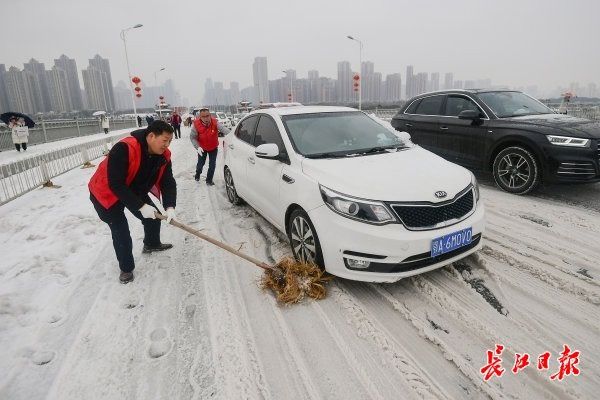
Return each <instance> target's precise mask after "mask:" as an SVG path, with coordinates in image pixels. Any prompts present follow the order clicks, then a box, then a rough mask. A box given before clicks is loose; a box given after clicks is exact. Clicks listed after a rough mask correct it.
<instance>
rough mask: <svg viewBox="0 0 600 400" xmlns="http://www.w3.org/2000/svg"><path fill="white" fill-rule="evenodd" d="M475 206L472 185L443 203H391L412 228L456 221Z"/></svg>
mask: <svg viewBox="0 0 600 400" xmlns="http://www.w3.org/2000/svg"><path fill="white" fill-rule="evenodd" d="M474 207H475V201H474V198H473V189H472V188H470V187H469V189H468V190H466V191H465V192H462V193H460V194H459V195H458V196H457V197H456V198H454V199H453V200H451V201H449V202H446V203H443V204H426V205H421V204H412V205H408V204H391V208H392V210H394V212H395V213H396V215H397V216H398V218H400V221H402V223H403V224H404V226H405V227H406V228H407V229H410V230H426V229H433V228H438V227H440V226H446V225H450V224H451V223H456V222H458V221H461V220H462V219H464V218H466V217H467V216H468V215H469V213H470V212H471V211H472V210H473V208H474ZM440 224H441V225H440Z"/></svg>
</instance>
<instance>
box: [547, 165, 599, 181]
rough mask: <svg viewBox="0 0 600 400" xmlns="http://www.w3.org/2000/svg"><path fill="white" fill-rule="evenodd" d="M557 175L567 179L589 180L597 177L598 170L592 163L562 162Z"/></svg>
mask: <svg viewBox="0 0 600 400" xmlns="http://www.w3.org/2000/svg"><path fill="white" fill-rule="evenodd" d="M556 173H557V174H558V175H560V176H561V177H565V178H566V177H568V178H579V179H587V178H593V177H594V176H596V168H595V167H594V164H593V163H591V162H561V163H560V164H559V165H558V170H557V171H556Z"/></svg>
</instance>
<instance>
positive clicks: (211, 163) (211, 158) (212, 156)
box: [196, 147, 219, 182]
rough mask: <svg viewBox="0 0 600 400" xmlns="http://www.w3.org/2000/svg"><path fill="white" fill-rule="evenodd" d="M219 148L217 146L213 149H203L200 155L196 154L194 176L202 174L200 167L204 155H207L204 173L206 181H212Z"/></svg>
mask: <svg viewBox="0 0 600 400" xmlns="http://www.w3.org/2000/svg"><path fill="white" fill-rule="evenodd" d="M218 152H219V148H218V147H217V148H216V149H214V150H213V151H205V152H204V153H202V155H200V154H198V164H196V176H197V177H200V174H202V168H204V163H205V162H206V156H207V155H208V173H207V174H206V182H212V180H213V176H214V174H215V167H216V166H217V153H218Z"/></svg>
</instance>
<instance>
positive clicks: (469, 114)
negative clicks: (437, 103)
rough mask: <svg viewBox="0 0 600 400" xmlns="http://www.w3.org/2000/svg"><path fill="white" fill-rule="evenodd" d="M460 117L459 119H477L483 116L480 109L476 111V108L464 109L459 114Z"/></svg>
mask: <svg viewBox="0 0 600 400" xmlns="http://www.w3.org/2000/svg"><path fill="white" fill-rule="evenodd" d="M458 118H459V119H471V120H476V119H480V118H481V116H480V115H479V111H476V110H464V111H461V112H460V114H458Z"/></svg>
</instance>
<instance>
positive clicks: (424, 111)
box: [392, 89, 600, 194]
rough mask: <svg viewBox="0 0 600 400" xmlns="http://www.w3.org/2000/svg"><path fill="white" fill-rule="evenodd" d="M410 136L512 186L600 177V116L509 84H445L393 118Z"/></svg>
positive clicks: (521, 188) (521, 189) (522, 189)
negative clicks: (559, 110)
mask: <svg viewBox="0 0 600 400" xmlns="http://www.w3.org/2000/svg"><path fill="white" fill-rule="evenodd" d="M392 126H393V127H394V128H395V129H396V130H398V131H406V132H408V133H410V135H411V137H412V140H413V142H415V143H416V144H419V145H420V146H422V147H424V148H426V149H428V150H430V151H432V152H434V153H436V154H438V155H440V156H442V157H444V158H445V159H447V160H449V161H452V162H454V163H457V164H460V165H463V166H465V167H467V168H470V169H475V170H488V171H490V170H491V171H492V173H493V175H494V180H495V181H496V183H497V184H498V186H500V188H502V189H503V190H506V191H507V192H511V193H515V194H525V193H528V192H530V191H531V190H533V189H534V188H535V187H536V186H537V185H538V184H539V183H540V181H542V180H543V181H544V182H597V181H600V122H596V121H590V120H587V119H583V118H575V117H571V116H567V115H563V114H556V113H554V112H553V111H552V110H551V109H549V108H548V107H546V106H545V105H543V104H542V103H540V102H539V101H537V100H535V99H533V98H531V97H529V96H528V95H526V94H524V93H521V92H517V91H510V90H475V89H473V90H443V91H439V92H432V93H426V94H422V95H419V96H416V97H413V98H412V99H410V100H409V101H408V102H407V103H406V104H405V105H404V107H403V108H402V109H400V111H399V112H398V113H397V114H396V115H395V116H394V117H393V118H392Z"/></svg>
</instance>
